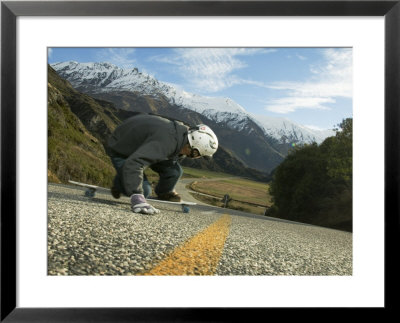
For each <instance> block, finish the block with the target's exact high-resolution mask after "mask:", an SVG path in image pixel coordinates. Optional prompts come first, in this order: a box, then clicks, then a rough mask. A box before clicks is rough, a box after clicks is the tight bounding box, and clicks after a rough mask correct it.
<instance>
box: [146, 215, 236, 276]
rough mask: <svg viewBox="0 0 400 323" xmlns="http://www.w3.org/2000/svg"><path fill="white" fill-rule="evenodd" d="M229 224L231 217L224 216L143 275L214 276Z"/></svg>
mask: <svg viewBox="0 0 400 323" xmlns="http://www.w3.org/2000/svg"><path fill="white" fill-rule="evenodd" d="M230 223H231V217H230V216H229V215H227V214H224V215H223V216H221V218H219V220H218V221H216V222H214V223H213V224H211V225H210V226H209V227H207V228H206V229H204V230H203V231H201V232H200V233H198V234H196V235H195V236H193V237H192V238H191V239H190V240H188V241H187V242H185V243H184V244H183V245H182V246H179V247H177V248H176V249H175V250H174V251H173V252H172V253H171V254H170V255H169V256H168V257H167V258H166V259H164V260H163V261H162V262H161V263H159V264H158V265H157V266H155V267H154V268H153V269H151V270H150V271H149V272H147V273H144V274H143V275H158V276H161V275H169V276H178V275H188V276H191V275H214V273H215V271H216V269H217V265H218V262H219V259H220V257H221V255H222V250H223V248H224V244H225V240H226V238H227V237H228V234H229V226H230Z"/></svg>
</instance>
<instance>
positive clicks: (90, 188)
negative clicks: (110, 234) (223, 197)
mask: <svg viewBox="0 0 400 323" xmlns="http://www.w3.org/2000/svg"><path fill="white" fill-rule="evenodd" d="M68 182H69V183H71V184H74V185H77V186H81V187H86V188H87V190H86V191H85V196H87V197H94V196H95V193H96V191H97V190H98V189H104V190H108V189H106V188H103V187H100V186H96V185H91V184H86V183H81V182H75V181H70V180H69V181H68ZM146 200H148V201H150V202H160V203H166V204H175V205H181V206H182V211H183V212H184V213H188V212H189V211H190V208H189V206H191V205H197V203H195V202H189V201H181V202H171V201H164V200H159V199H157V198H155V197H150V198H146Z"/></svg>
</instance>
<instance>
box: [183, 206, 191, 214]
mask: <svg viewBox="0 0 400 323" xmlns="http://www.w3.org/2000/svg"><path fill="white" fill-rule="evenodd" d="M182 211H183V213H189V211H190V208H189V207H188V206H187V205H182Z"/></svg>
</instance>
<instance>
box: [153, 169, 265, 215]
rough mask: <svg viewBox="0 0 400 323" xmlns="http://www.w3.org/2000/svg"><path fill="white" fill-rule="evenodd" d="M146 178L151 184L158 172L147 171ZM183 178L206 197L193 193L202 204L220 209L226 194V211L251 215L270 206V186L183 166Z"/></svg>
mask: <svg viewBox="0 0 400 323" xmlns="http://www.w3.org/2000/svg"><path fill="white" fill-rule="evenodd" d="M146 175H147V177H148V179H149V181H151V182H153V181H154V182H156V181H158V175H157V173H155V172H153V171H152V170H151V169H147V170H146ZM182 178H185V179H189V178H193V182H192V183H191V184H190V185H189V187H190V189H192V190H193V191H195V192H199V193H203V194H207V195H210V196H204V195H200V194H193V195H194V197H195V198H196V199H198V200H200V201H202V202H204V203H207V204H210V205H215V206H219V207H223V206H224V203H223V202H222V198H223V197H224V195H226V194H228V195H229V197H230V199H231V200H230V201H229V203H228V204H227V207H228V208H231V209H235V210H240V211H244V212H250V213H254V214H264V213H265V209H266V208H269V207H270V206H271V205H272V202H271V197H270V195H269V193H268V191H269V185H268V184H266V183H262V182H256V181H252V180H248V179H244V178H240V177H234V176H233V175H230V174H225V173H217V172H212V171H207V170H200V169H194V168H188V167H184V175H183V176H182Z"/></svg>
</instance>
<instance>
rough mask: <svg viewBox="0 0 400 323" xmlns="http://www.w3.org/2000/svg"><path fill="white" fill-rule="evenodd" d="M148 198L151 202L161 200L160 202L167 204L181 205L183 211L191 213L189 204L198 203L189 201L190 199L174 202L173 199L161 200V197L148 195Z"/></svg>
mask: <svg viewBox="0 0 400 323" xmlns="http://www.w3.org/2000/svg"><path fill="white" fill-rule="evenodd" d="M146 200H147V201H150V202H160V203H166V204H175V205H181V206H182V211H183V213H189V212H190V207H189V206H191V205H197V203H195V202H189V201H180V202H172V201H165V200H160V199H158V198H156V197H148V198H146Z"/></svg>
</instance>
